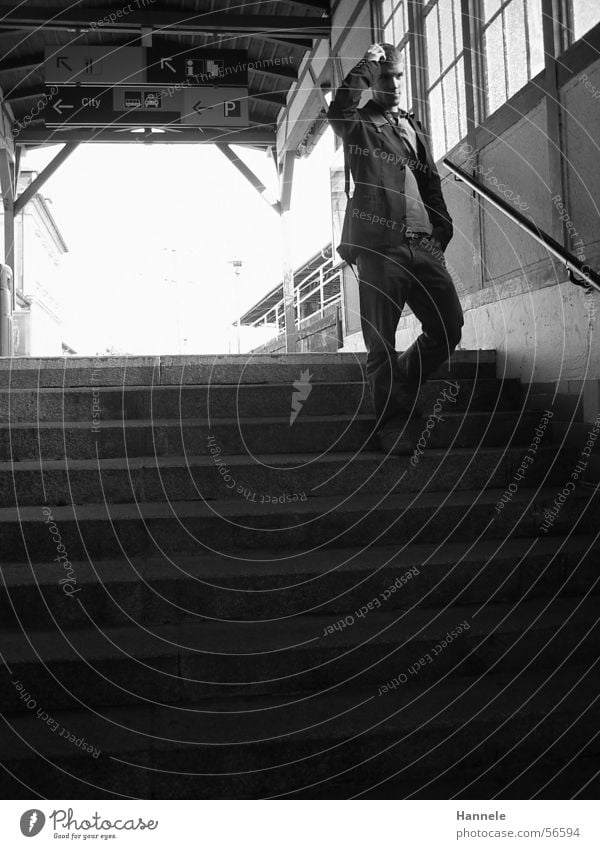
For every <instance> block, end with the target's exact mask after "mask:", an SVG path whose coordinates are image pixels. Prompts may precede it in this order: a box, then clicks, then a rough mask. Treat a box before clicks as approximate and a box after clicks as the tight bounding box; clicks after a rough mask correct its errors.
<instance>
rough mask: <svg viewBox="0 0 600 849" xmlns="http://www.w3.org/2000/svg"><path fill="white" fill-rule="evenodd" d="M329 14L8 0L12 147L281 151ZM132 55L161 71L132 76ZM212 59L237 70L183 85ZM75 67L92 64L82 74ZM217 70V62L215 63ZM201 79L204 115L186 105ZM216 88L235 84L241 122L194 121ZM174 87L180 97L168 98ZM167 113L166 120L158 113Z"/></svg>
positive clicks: (5, 87)
mask: <svg viewBox="0 0 600 849" xmlns="http://www.w3.org/2000/svg"><path fill="white" fill-rule="evenodd" d="M328 10H329V2H327V0H312V2H295V0H285V2H274V0H273V2H257V3H240V2H239V0H223V2H218V3H217V2H213V0H129V2H124V0H117V2H107V1H106V0H104V2H103V0H83V1H82V2H78V3H73V2H72V0H50V2H45V3H41V2H39V0H38V2H36V0H31V2H30V0H27V1H26V2H22V3H19V4H15V3H14V2H6V0H0V57H1V59H0V88H1V89H2V92H3V95H4V99H3V103H2V110H3V111H4V113H5V115H4V117H5V118H9V119H10V120H11V121H12V122H14V126H15V127H16V132H15V141H16V142H17V143H18V144H19V145H23V146H25V147H36V146H39V145H46V144H57V143H63V142H64V143H67V144H68V143H70V142H73V143H78V142H131V141H137V142H139V141H145V142H169V143H177V142H187V143H190V142H205V143H206V142H209V143H214V142H222V143H225V144H245V145H250V146H255V147H268V146H271V145H274V144H275V138H276V130H277V120H278V115H279V112H280V110H281V108H282V107H283V106H285V103H286V96H287V94H288V92H289V89H290V87H291V86H292V84H293V83H294V82H295V81H296V80H297V79H298V69H299V66H300V64H301V62H302V60H303V58H304V57H305V55H306V54H307V52H308V51H310V50H311V49H312V47H313V43H314V40H315V39H322V38H327V37H328V35H329V30H330V19H329V14H328ZM132 49H133V51H134V53H135V51H136V50H137V51H138V55H144V56H146V57H148V56H149V57H151V59H152V61H151V62H150V60H149V59H146V60H145V62H146V65H147V67H150V66H152V67H153V68H154V71H153V72H152V73H153V76H150V77H148V78H141V77H140V76H139V75H136V73H128V74H126V73H125V72H126V71H128V70H129V71H130V70H131V69H130V66H129V65H128V64H127V61H129V59H128V60H127V61H125V62H124V63H123V61H122V59H123V57H124V56H125V55H127V57H130V56H132V55H134V53H132V52H131V51H132ZM143 50H146V51H150V52H149V53H144V54H142V52H141V51H143ZM228 51H229V52H228ZM230 51H233V52H230ZM88 54H89V57H91V59H90V58H89V57H88ZM209 54H210V55H213V58H214V56H217V57H220V56H223V57H224V59H223V61H220V67H221V70H223V66H224V65H226V64H229V65H230V66H231V67H230V68H229V69H226V73H229V72H231V74H230V78H229V79H230V81H229V82H228V81H227V80H226V79H225V78H223V79H222V80H221V81H218V80H217V79H216V78H215V80H214V83H215V84H214V85H213V84H212V83H213V80H212V79H211V78H210V77H209V76H207V74H206V72H204V73H200V72H196V73H195V74H194V79H192V83H193V85H192V86H190V85H189V83H190V80H189V79H188V80H186V79H183V78H182V74H183V73H184V71H183V68H184V63H185V62H187V63H188V67H189V68H193V67H194V62H195V61H196V57H199V56H206V55H209ZM98 57H101V58H102V59H103V64H104V69H102V62H100V61H99V59H98ZM92 60H93V62H92ZM234 60H236V64H235V65H233V64H232V63H233V61H234ZM79 61H80V62H81V63H84V62H87V65H86V66H85V68H84V66H83V64H82V66H81V67H78V65H77V62H79ZM91 62H92V64H90V63H91ZM115 62H116V63H117V65H115ZM118 62H121V65H118ZM200 65H201V62H200V60H198V62H197V67H200ZM216 66H219V61H217V62H216V65H213V66H211V67H216ZM113 67H116V68H119V67H120V68H123V69H124V72H123V75H122V76H121V78H120V81H119V88H120V91H118V92H117V91H116V90H113V84H112V83H111V82H110V79H109V76H107V74H109V73H110V68H113ZM50 69H51V70H52V72H53V73H50ZM98 69H100V70H98ZM236 69H237V71H236ZM90 70H91V72H92V73H98V74H99V75H98V77H97V78H96V81H97V84H95V85H94V86H93V87H89V86H90V80H93V79H94V78H93V76H92V77H89V78H88V79H84V73H86V72H87V71H90ZM211 73H212V74H216V73H217V72H215V71H214V70H213V71H211ZM236 73H237V75H236ZM53 74H54V75H53ZM61 74H62V76H61ZM69 74H70V76H69ZM171 74H172V75H173V76H170V75H171ZM240 74H241V76H240ZM200 78H201V79H200ZM198 82H200V83H201V84H202V86H203V91H202V92H201V95H202V98H197V102H198V103H201V104H202V105H201V106H199V107H198V109H197V110H196V106H197V103H195V102H194V101H193V100H189V97H190V96H192V97H193V92H192V93H191V94H190V95H188V92H186V91H184V84H185V85H186V86H187V87H190V88H193V89H194V91H195V93H196V95H197V93H198V89H197V87H196V84H197V83H198ZM82 83H83V85H82ZM86 84H87V85H88V89H87V91H88V92H89V96H88V97H85V95H86V91H85V90H84V89H85V85H86ZM219 85H223V86H229V88H228V89H227V91H228V92H229V93H230V94H231V99H232V102H233V103H234V104H236V106H235V108H234V107H231V108H232V110H233V111H235V109H237V108H239V110H240V115H239V116H238V120H237V123H236V122H235V121H234V122H233V123H231V125H229V124H226V125H220V126H216V121H215V122H214V123H215V125H214V126H211V125H210V121H209V119H208V118H207V117H206V112H205V114H204V118H198V117H197V116H198V115H200V114H201V113H202V110H205V109H206V108H207V107H206V104H207V103H208V106H209V107H211V101H210V97H211V95H210V94H209V90H210V89H213V91H214V89H215V88H218V86H219ZM175 86H181V90H180V91H181V93H179V91H178V92H177V94H175V93H173V94H171V92H170V90H171V88H174V87H175ZM236 86H238V87H241V88H240V90H239V91H238V89H237V88H236ZM113 91H114V92H115V93H114V94H113ZM167 92H168V93H169V95H168V97H167ZM241 92H244V93H243V94H242V93H241ZM236 93H237V94H236ZM113 96H114V97H115V98H116V97H120V98H121V100H120V101H119V103H120V106H119V105H115V104H116V101H115V103H113V102H112V100H111V102H110V104H108V98H109V97H110V98H112V97H113ZM212 96H213V99H214V98H215V97H216V98H217V99H218V97H219V95H212ZM78 97H79V100H78V101H77V98H78ZM207 98H208V101H207ZM221 99H222V98H221ZM138 100H139V102H138ZM76 101H77V102H76ZM88 101H89V102H88ZM82 103H83V104H84V106H82ZM190 103H192V106H193V108H191V107H190V106H189V104H190ZM95 104H97V105H95ZM238 104H242V105H241V106H239V107H238ZM242 106H243V116H242V114H241V111H242ZM107 107H108V108H107ZM213 108H215V109H216V107H213ZM94 109H96V112H94V111H93V110H94ZM161 109H162V110H163V111H164V112H165V113H167V114H164V115H162V116H160V115H159V112H160V110H161ZM119 110H121V111H119ZM152 110H155V111H154V112H153V111H152ZM194 110H196V112H194ZM178 112H179V113H181V114H179V115H178V114H177V113H178ZM184 113H185V114H186V115H187V114H189V115H191V118H184V117H183V115H184ZM215 114H216V113H215ZM207 121H209V122H208V123H207Z"/></svg>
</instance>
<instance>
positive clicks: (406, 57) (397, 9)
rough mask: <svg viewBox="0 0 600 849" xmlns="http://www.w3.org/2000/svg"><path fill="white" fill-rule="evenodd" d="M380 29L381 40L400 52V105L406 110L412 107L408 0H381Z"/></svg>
mask: <svg viewBox="0 0 600 849" xmlns="http://www.w3.org/2000/svg"><path fill="white" fill-rule="evenodd" d="M381 29H382V32H383V41H384V42H385V43H386V44H393V45H395V46H396V47H397V48H398V49H399V50H400V54H401V59H400V61H401V63H402V65H403V69H404V85H403V86H402V99H401V101H400V106H401V108H402V109H406V110H407V111H408V110H409V109H411V107H412V81H411V73H410V56H411V53H410V41H409V38H410V33H409V28H408V0H383V2H382V4H381Z"/></svg>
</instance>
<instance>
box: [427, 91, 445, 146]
mask: <svg viewBox="0 0 600 849" xmlns="http://www.w3.org/2000/svg"><path fill="white" fill-rule="evenodd" d="M429 109H430V111H431V143H432V148H433V157H434V159H440V158H441V157H442V156H443V155H444V153H445V152H446V135H445V133H444V108H443V104H442V85H441V83H438V84H437V85H436V86H434V87H433V88H432V90H431V92H430V94H429Z"/></svg>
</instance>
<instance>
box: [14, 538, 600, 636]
mask: <svg viewBox="0 0 600 849" xmlns="http://www.w3.org/2000/svg"><path fill="white" fill-rule="evenodd" d="M570 531H571V533H570V535H569V536H566V537H556V536H555V537H545V538H543V539H540V538H536V539H529V538H524V539H504V540H483V541H480V542H478V543H472V542H461V543H448V542H442V543H439V544H427V543H424V544H417V545H408V546H404V547H400V548H398V547H397V546H375V547H371V548H368V549H361V548H341V549H326V550H321V551H313V552H309V553H307V554H294V553H293V552H292V553H290V554H286V555H284V556H282V557H281V558H277V557H273V553H272V552H269V551H265V552H259V551H253V552H252V553H251V555H252V559H244V558H240V557H237V558H236V557H235V556H233V555H228V554H223V555H221V556H219V555H205V556H196V557H194V556H178V557H176V558H172V559H169V558H166V557H163V558H161V557H134V558H131V559H126V558H122V559H117V560H95V561H93V562H91V563H90V562H88V561H75V562H72V563H70V564H68V565H67V566H65V565H64V561H62V562H61V561H59V562H58V563H57V562H39V563H36V564H35V566H34V567H33V568H30V567H29V565H26V564H24V563H16V564H8V565H7V564H4V565H3V566H2V579H3V580H2V584H1V585H0V623H1V627H2V629H3V630H6V629H13V630H14V629H17V630H19V629H20V628H23V629H24V630H27V631H29V630H30V629H40V628H45V629H47V630H52V629H57V628H58V629H65V628H66V629H70V628H77V627H78V628H82V627H88V626H89V618H88V611H93V617H94V622H95V623H96V625H97V627H102V628H104V627H111V626H117V625H127V624H131V623H139V624H140V625H144V626H149V627H151V626H153V625H163V624H171V625H175V624H180V623H183V622H187V621H198V619H206V620H207V621H222V620H231V621H234V622H240V623H242V622H248V621H250V622H264V623H268V622H269V621H271V620H273V619H277V620H278V621H283V620H287V619H291V618H293V617H296V616H299V615H303V614H317V615H328V616H330V617H332V621H333V622H337V621H338V619H339V618H340V617H346V616H347V615H349V614H351V615H353V616H355V618H356V619H359V618H361V617H364V616H367V615H369V614H370V613H372V612H375V611H376V610H380V609H382V610H384V611H392V610H409V609H411V608H413V607H415V606H418V607H419V608H421V609H424V608H430V607H436V606H445V605H447V604H448V603H449V602H451V603H452V604H457V605H468V604H484V603H486V602H488V601H492V602H494V603H500V602H514V601H518V600H526V599H530V598H544V597H547V596H554V595H569V596H573V595H577V594H585V593H587V592H588V591H589V590H590V588H593V587H594V586H595V581H596V579H597V577H598V566H597V564H598V556H599V551H600V541H598V539H597V538H596V537H595V536H583V535H581V536H578V535H576V534H577V531H578V528H577V526H575V527H574V528H571V529H570ZM69 575H71V576H72V577H73V578H74V581H71V582H70V584H68V585H67V586H68V589H67V592H65V591H64V590H63V587H64V586H65V584H61V583H60V581H61V579H62V580H63V581H65V580H66V578H67V577H68V576H69ZM74 589H78V590H79V591H80V593H77V594H75V595H73V594H72V590H74ZM77 598H79V599H81V601H82V603H81V604H77V603H75V599H77ZM378 604H379V605H381V607H377V605H378ZM365 606H366V610H365Z"/></svg>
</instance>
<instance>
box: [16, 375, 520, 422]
mask: <svg viewBox="0 0 600 849" xmlns="http://www.w3.org/2000/svg"><path fill="white" fill-rule="evenodd" d="M449 388H452V393H453V394H452V395H450V396H449V398H450V399H451V401H450V400H449V399H448V390H449ZM444 390H446V396H444V395H443V393H444ZM296 394H297V393H295V391H294V386H293V385H292V384H289V383H282V384H274V383H272V384H240V385H239V386H236V385H231V384H229V385H228V384H224V385H216V384H211V385H210V386H194V385H184V386H160V385H159V386H151V387H150V386H149V387H143V386H125V387H119V388H115V387H111V386H106V387H105V386H99V387H85V388H66V389H63V388H62V387H59V388H45V389H40V390H39V391H37V389H35V390H34V389H10V390H0V422H11V423H16V422H30V423H36V422H38V421H44V422H51V421H54V422H62V421H82V422H87V423H88V424H90V422H91V421H92V419H94V420H98V421H99V420H101V419H104V420H108V421H113V420H131V419H169V418H172V419H177V420H179V419H190V418H192V419H197V418H210V419H215V418H235V417H236V416H240V417H241V418H247V417H250V418H252V417H260V416H264V415H265V414H267V415H269V416H274V417H276V418H283V417H286V416H287V417H288V418H289V417H290V415H292V414H293V413H294V412H295V408H294V406H293V403H292V402H293V399H294V396H295V395H296ZM520 394H521V385H520V383H519V381H518V380H505V381H500V380H495V379H481V380H477V381H473V380H467V379H461V380H453V381H444V380H432V381H429V382H428V383H427V384H425V386H424V387H423V389H422V390H421V392H420V396H419V399H420V403H421V404H422V405H423V406H424V407H425V408H427V409H433V407H434V405H435V403H436V401H438V400H439V399H440V398H441V404H442V406H444V407H446V408H448V407H449V406H451V408H452V409H453V410H454V411H456V410H469V411H482V410H490V411H491V410H510V409H515V408H516V407H517V406H518V405H519V401H520ZM372 411H373V410H372V403H371V396H370V392H369V388H368V386H367V385H366V384H365V383H364V382H363V381H360V382H352V383H350V382H348V383H315V384H314V386H313V385H312V384H308V392H307V396H306V398H305V399H304V400H303V401H302V403H301V404H300V405H299V406H298V408H297V412H296V415H295V416H294V417H295V418H296V417H297V415H300V416H302V417H305V416H313V415H319V416H324V415H325V416H327V415H347V416H353V415H355V414H357V413H362V414H371V413H372Z"/></svg>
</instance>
